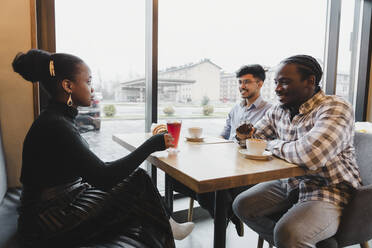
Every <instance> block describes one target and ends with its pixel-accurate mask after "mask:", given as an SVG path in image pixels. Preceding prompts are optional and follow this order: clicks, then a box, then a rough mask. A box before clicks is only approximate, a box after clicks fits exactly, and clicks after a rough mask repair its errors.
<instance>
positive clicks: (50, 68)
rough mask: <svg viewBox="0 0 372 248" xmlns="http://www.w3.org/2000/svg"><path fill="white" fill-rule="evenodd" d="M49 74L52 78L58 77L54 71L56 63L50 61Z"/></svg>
mask: <svg viewBox="0 0 372 248" xmlns="http://www.w3.org/2000/svg"><path fill="white" fill-rule="evenodd" d="M49 73H50V76H52V77H54V76H55V75H56V73H55V71H54V62H53V60H50V62H49Z"/></svg>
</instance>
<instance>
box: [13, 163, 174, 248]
mask: <svg viewBox="0 0 372 248" xmlns="http://www.w3.org/2000/svg"><path fill="white" fill-rule="evenodd" d="M19 212H20V217H19V220H18V230H19V233H20V236H21V239H22V242H23V245H24V246H25V247H79V246H84V247H85V246H94V245H95V244H100V243H105V242H111V243H112V242H115V240H119V241H117V242H120V243H121V246H119V244H118V246H117V247H138V248H144V247H156V248H160V247H166V248H168V247H170V248H173V247H175V245H174V239H173V236H172V232H171V229H170V225H169V215H168V214H167V211H166V209H165V207H164V203H163V201H162V199H161V197H160V194H159V192H158V191H157V189H156V188H155V187H154V186H153V184H152V182H151V179H150V178H149V176H148V175H147V173H146V172H145V171H143V170H141V169H139V170H137V171H136V172H134V173H133V174H132V175H131V176H130V177H128V178H127V179H125V180H123V181H122V182H120V183H119V184H117V185H116V186H115V187H114V188H112V189H111V190H109V191H103V190H99V189H97V188H94V187H92V186H90V185H89V184H87V183H82V181H81V179H79V180H76V181H74V182H71V183H68V184H65V185H60V186H57V187H53V188H49V189H46V190H43V191H40V192H30V191H27V190H24V191H23V193H22V198H21V207H20V209H19ZM118 237H120V238H119V239H118ZM123 240H124V241H123ZM123 242H124V243H126V244H128V246H125V245H123ZM115 247H116V246H115Z"/></svg>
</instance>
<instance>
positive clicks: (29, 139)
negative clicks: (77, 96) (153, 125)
mask: <svg viewBox="0 0 372 248" xmlns="http://www.w3.org/2000/svg"><path fill="white" fill-rule="evenodd" d="M77 113H78V111H77V110H76V109H75V108H72V107H68V106H67V105H66V104H63V103H58V102H51V103H50V104H49V106H48V107H47V109H46V110H45V111H43V112H42V113H41V114H40V116H39V117H38V118H37V120H35V122H34V123H33V124H32V126H31V128H30V130H29V131H28V133H27V136H26V138H25V141H24V144H23V154H22V172H21V182H22V184H23V186H24V189H26V190H31V191H34V190H42V189H45V188H49V187H53V186H56V185H61V184H65V183H68V182H72V181H75V180H76V179H78V178H79V177H81V178H83V180H84V181H85V182H88V183H89V184H91V185H92V186H95V187H98V188H102V189H105V188H110V187H112V186H113V185H115V184H116V183H118V182H119V181H121V180H122V179H124V178H126V177H128V176H129V175H130V174H131V173H132V172H133V171H134V170H135V169H136V168H137V167H138V166H139V165H140V164H141V163H142V162H143V161H144V160H145V159H146V158H147V157H148V156H149V155H150V154H151V153H153V152H155V151H158V150H164V149H165V144H164V137H163V135H155V136H153V137H151V138H150V139H148V140H147V141H146V142H145V143H143V144H142V145H141V146H140V147H138V148H137V149H136V150H135V151H133V152H132V153H130V154H129V155H127V156H126V157H123V158H121V159H118V160H116V161H112V162H107V163H105V162H103V161H101V160H100V159H99V158H98V157H97V156H96V155H95V154H94V153H93V152H91V151H90V150H89V146H88V144H87V142H86V141H85V140H84V139H83V138H82V137H81V136H80V134H79V132H78V129H77V127H76V125H75V122H74V120H75V117H76V115H77Z"/></svg>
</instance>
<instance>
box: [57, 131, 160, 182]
mask: <svg viewBox="0 0 372 248" xmlns="http://www.w3.org/2000/svg"><path fill="white" fill-rule="evenodd" d="M57 128H58V130H59V132H58V134H56V135H57V137H54V138H55V140H58V142H59V141H60V142H61V146H62V147H63V150H64V152H65V155H66V156H69V157H70V159H69V161H70V163H68V165H67V166H68V167H69V168H70V169H71V170H73V171H74V172H75V173H77V174H78V175H79V176H81V177H82V178H83V179H84V180H85V181H87V182H88V183H90V184H91V185H94V186H96V187H100V188H107V187H111V186H113V185H114V184H116V183H117V182H119V181H121V180H123V179H124V178H126V177H128V176H129V175H130V174H131V173H132V172H133V171H134V170H135V169H137V168H138V166H139V165H140V164H141V163H142V162H143V161H144V160H145V159H146V158H147V157H148V156H149V155H150V154H151V153H153V152H155V151H160V150H164V149H165V142H164V134H158V135H154V136H152V137H151V138H149V139H148V140H147V141H145V142H144V143H143V144H142V145H141V146H139V147H138V148H137V149H136V150H134V151H133V152H131V153H130V154H129V155H127V156H125V157H123V158H121V159H118V160H115V161H112V162H107V163H105V162H103V161H102V160H100V159H99V158H98V157H97V156H96V155H95V154H94V153H93V152H92V151H90V149H89V147H88V145H87V143H86V141H85V140H84V139H83V138H82V137H81V136H80V134H79V133H78V132H77V130H74V129H72V128H71V126H70V127H68V126H66V125H61V126H60V127H57Z"/></svg>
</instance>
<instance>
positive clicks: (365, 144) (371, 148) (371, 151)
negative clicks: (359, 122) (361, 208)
mask: <svg viewBox="0 0 372 248" xmlns="http://www.w3.org/2000/svg"><path fill="white" fill-rule="evenodd" d="M354 146H355V153H356V161H357V164H358V166H359V171H360V175H361V177H362V181H363V185H370V184H372V134H368V133H360V132H355V136H354Z"/></svg>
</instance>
